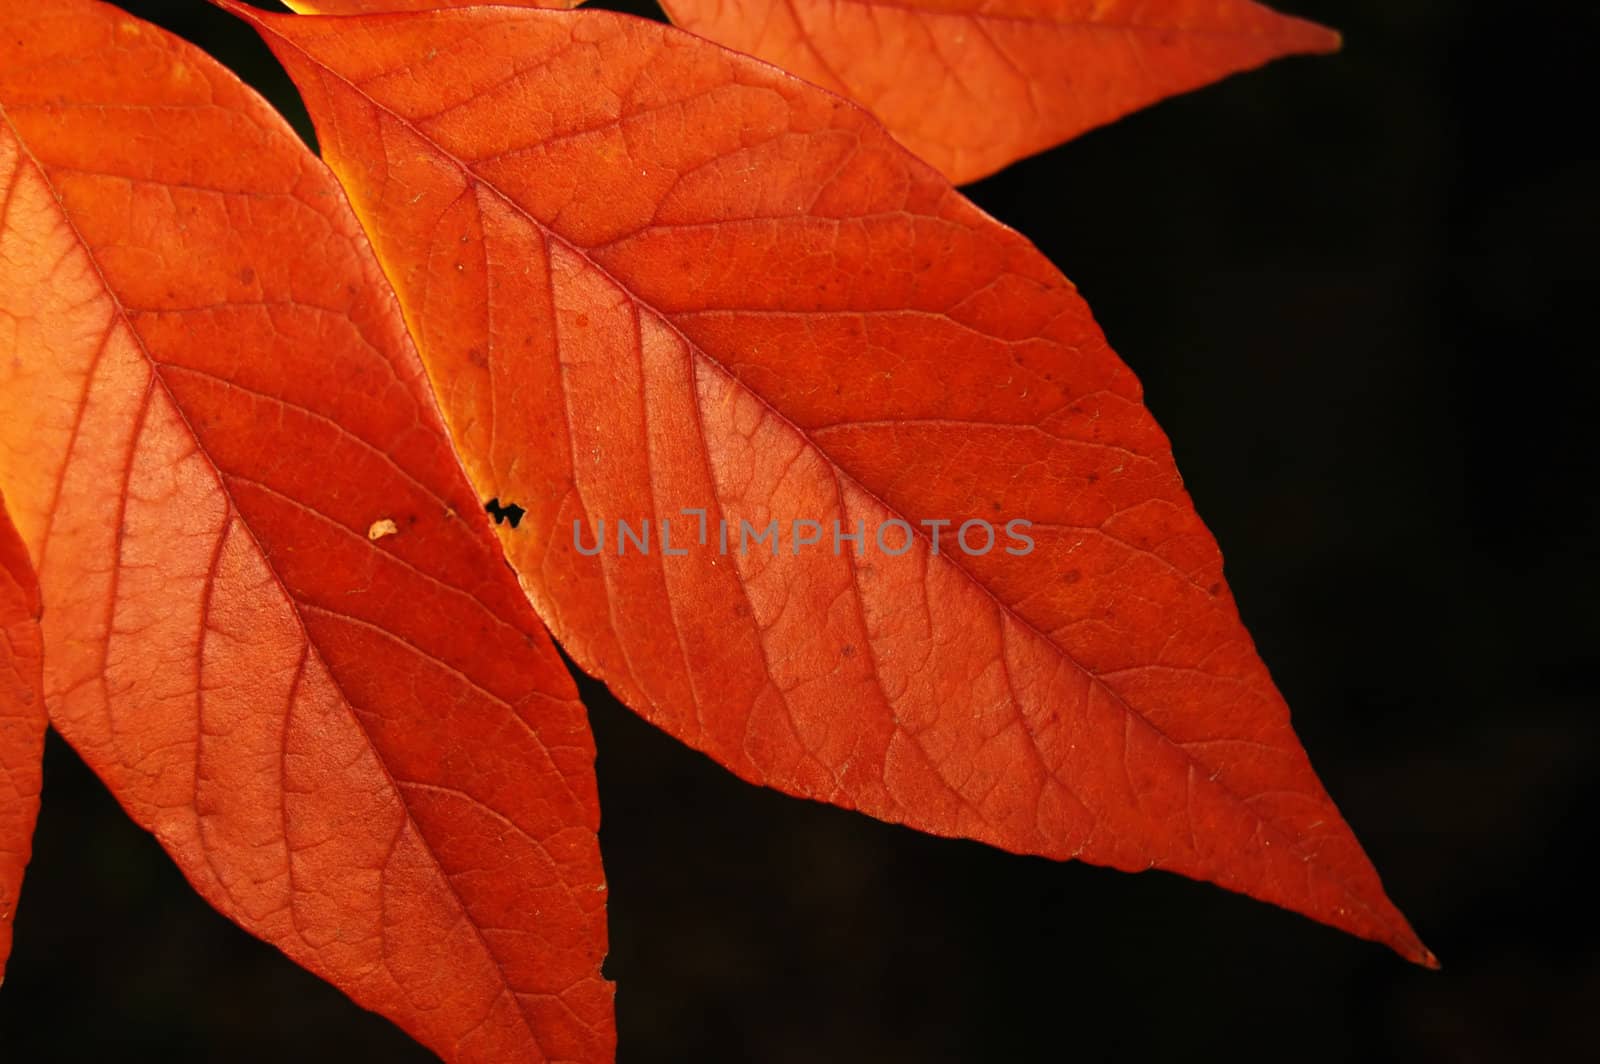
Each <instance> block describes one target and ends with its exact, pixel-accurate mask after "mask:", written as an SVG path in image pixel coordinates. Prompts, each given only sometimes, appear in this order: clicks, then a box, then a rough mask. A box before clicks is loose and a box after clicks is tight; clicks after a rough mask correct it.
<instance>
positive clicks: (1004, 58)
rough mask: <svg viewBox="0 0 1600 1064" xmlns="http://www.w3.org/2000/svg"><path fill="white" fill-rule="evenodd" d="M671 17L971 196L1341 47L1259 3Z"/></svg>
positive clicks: (705, 10) (1185, 1) (677, 12)
mask: <svg viewBox="0 0 1600 1064" xmlns="http://www.w3.org/2000/svg"><path fill="white" fill-rule="evenodd" d="M662 5H663V6H664V7H665V8H666V10H667V13H668V14H669V15H671V16H672V20H673V21H674V22H676V23H677V24H678V25H680V26H682V27H684V28H685V29H688V30H692V31H694V32H695V33H699V34H702V35H704V36H706V37H709V38H711V39H712V40H714V41H717V42H718V43H720V44H725V45H727V46H728V47H730V48H736V49H738V50H740V51H744V52H749V53H751V54H752V55H756V56H760V57H761V58H762V59H765V60H767V61H768V62H771V63H776V64H777V65H778V66H781V67H783V68H784V69H785V70H788V71H790V72H792V73H795V74H798V75H800V76H801V77H803V78H805V79H806V80H807V81H811V82H813V83H815V84H817V85H821V86H823V87H824V88H828V89H832V90H833V91H835V92H838V93H841V94H842V95H845V96H848V97H850V98H851V99H853V100H856V101H858V102H859V103H861V104H862V105H863V106H865V107H866V108H868V109H869V110H870V111H872V113H873V114H875V115H877V116H878V118H879V120H881V121H882V122H883V123H884V125H886V126H888V127H889V130H890V132H892V133H893V134H894V135H895V136H896V137H897V138H898V139H899V140H900V142H901V143H902V144H904V145H906V146H907V147H909V148H910V149H911V150H912V151H914V152H916V153H917V154H918V155H920V156H922V158H924V159H926V160H927V161H928V162H930V163H932V164H933V165H935V166H937V167H938V168H939V169H940V170H941V171H943V172H944V173H945V174H946V175H947V176H948V177H949V178H950V179H951V180H952V181H954V182H956V183H957V184H961V183H964V182H967V181H974V180H976V179H978V178H980V177H984V176H986V175H987V174H990V173H993V172H994V171H995V170H998V169H1000V168H1001V167H1003V166H1005V165H1006V164H1008V163H1010V162H1013V161H1015V160H1017V159H1020V158H1022V157H1023V156H1026V155H1031V154H1033V153H1034V152H1037V151H1041V150H1043V149H1045V148H1048V147H1051V146H1052V145H1055V144H1059V143H1061V142H1062V141H1064V140H1069V139H1071V138H1072V137H1075V136H1077V135H1078V134H1080V133H1082V132H1084V131H1086V130H1089V129H1092V128H1094V127H1095V126H1099V125H1104V124H1105V123H1107V122H1110V121H1113V120H1114V119H1117V118H1121V117H1122V116H1123V115H1125V114H1128V113H1129V112H1132V111H1136V110H1138V109H1139V108H1141V107H1147V106H1149V105H1150V104H1152V103H1155V102H1156V101H1157V100H1160V99H1163V98H1164V97H1167V96H1172V95H1175V94H1177V93H1180V92H1187V91H1188V90H1190V89H1194V88H1198V87H1199V86H1201V85H1205V84H1209V83H1210V82H1213V81H1216V80H1217V79H1219V78H1222V77H1225V76H1227V75H1229V74H1233V73H1236V72H1238V71H1241V70H1248V69H1250V68H1252V67H1257V66H1260V65H1261V64H1263V63H1265V62H1267V61H1269V60H1271V59H1276V58H1278V57H1280V56H1285V55H1292V54H1295V53H1301V52H1330V51H1333V50H1335V49H1337V48H1338V47H1339V37H1338V35H1337V34H1335V33H1333V32H1332V31H1330V30H1326V29H1324V28H1322V27H1321V26H1317V25H1315V24H1313V23H1310V22H1306V21H1304V20H1302V19H1297V18H1289V17H1287V16H1284V15H1279V14H1277V13H1276V12H1274V11H1271V10H1269V9H1267V8H1265V7H1263V6H1262V5H1260V4H1257V3H1252V2H1251V0H662ZM544 6H554V5H544Z"/></svg>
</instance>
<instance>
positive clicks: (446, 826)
mask: <svg viewBox="0 0 1600 1064" xmlns="http://www.w3.org/2000/svg"><path fill="white" fill-rule="evenodd" d="M0 193H3V194H0V200H3V203H4V208H3V211H0V218H3V223H0V325H3V326H4V330H3V331H0V336H4V338H5V342H6V349H5V351H4V352H3V354H0V489H3V491H4V493H5V496H6V499H7V501H8V504H9V505H10V507H11V510H12V514H13V515H14V517H15V518H16V521H17V525H18V528H19V529H20V531H21V533H22V539H23V541H24V542H25V543H26V544H27V546H28V549H29V552H30V554H31V556H32V558H33V559H34V561H35V563H36V566H37V569H38V572H39V584H40V587H41V590H42V595H43V601H44V623H43V636H44V647H45V667H44V683H45V691H46V697H47V699H48V701H49V705H50V716H51V721H52V723H53V724H54V725H55V727H56V728H57V729H58V730H59V731H60V732H61V733H62V734H63V735H64V736H65V737H66V739H67V740H68V741H69V742H70V743H72V745H73V746H74V747H75V748H76V749H77V750H78V752H79V753H80V754H82V755H83V757H84V759H85V760H86V761H87V762H88V763H89V764H90V765H91V766H92V767H93V768H94V769H95V771H96V772H97V773H98V774H99V775H100V777H101V778H102V779H103V780H104V781H105V782H106V783H107V785H108V786H109V787H110V788H111V790H112V791H113V793H114V794H115V795H116V797H117V798H118V800H119V801H120V802H121V803H122V804H123V806H124V807H125V808H126V809H127V811H128V812H129V814H130V815H131V816H132V817H133V819H134V820H136V821H137V822H138V823H139V824H141V825H142V826H144V827H145V828H147V829H148V830H150V831H151V832H153V833H154V834H155V836H156V838H157V839H158V840H159V841H160V842H161V844H162V845H163V846H164V847H165V848H166V849H167V851H168V852H169V853H170V854H171V855H172V857H173V858H174V860H175V861H176V862H177V863H178V865H179V866H180V867H181V868H182V870H183V872H184V874H185V875H186V876H187V877H188V878H189V880H190V882H191V883H193V884H194V886H195V888H196V889H197V890H198V891H199V892H200V893H201V894H202V895H203V896H204V897H205V898H206V899H207V900H208V901H209V902H210V903H211V904H212V905H214V906H215V907H216V908H217V909H219V910H220V911H221V912H223V913H225V914H227V915H228V916H229V917H230V918H232V919H233V920H235V921H236V922H237V923H239V924H240V925H241V926H243V927H244V928H246V929H248V930H249V931H251V932H253V933H254V934H256V935H258V936H260V937H261V938H263V939H265V940H267V941H269V942H271V943H273V944H275V945H276V946H278V947H279V948H281V949H282V950H283V951H284V952H285V953H287V954H288V955H289V956H290V957H292V958H293V959H295V960H296V961H298V962H299V963H301V964H303V965H305V966H306V967H307V968H309V969H311V970H312V971H314V972H316V973H318V974H320V975H322V976H323V977H325V978H327V979H328V980H330V981H331V982H333V983H334V984H336V985H337V986H339V987H340V988H342V989H343V990H345V991H346V992H347V993H349V994H350V996H351V997H352V998H354V999H355V1000H356V1001H358V1002H359V1003H361V1004H363V1005H365V1006H367V1007H368V1008H371V1009H375V1010H377V1011H380V1012H382V1013H384V1014H385V1015H387V1016H389V1017H391V1018H392V1019H393V1020H395V1022H397V1023H398V1024H400V1025H401V1026H402V1027H404V1028H405V1029H406V1030H408V1031H409V1032H411V1033H412V1034H413V1035H415V1036H416V1037H417V1038H418V1039H419V1040H420V1041H422V1042H423V1043H425V1044H427V1045H428V1046H430V1047H432V1048H433V1049H435V1050H436V1051H438V1052H439V1053H440V1054H441V1055H442V1056H444V1057H446V1058H447V1059H450V1060H460V1061H466V1060H483V1061H501V1060H513V1059H515V1060H532V1059H544V1058H551V1059H581V1060H591V1061H592V1060H600V1059H604V1058H607V1057H608V1056H609V1055H610V1052H611V1048H612V1046H613V1044H614V1027H613V1023H612V1015H611V988H610V986H609V984H607V983H606V982H605V981H604V980H603V979H602V978H601V976H600V973H599V965H600V961H601V958H602V956H603V954H604V952H605V925H604V918H605V895H604V882H603V878H602V873H601V868H600V857H599V852H598V846H597V842H596V838H595V829H596V824H597V819H598V808H597V798H596V792H595V782H594V777H593V756H594V751H593V746H592V741H591V739H590V736H589V732H588V727H587V722H586V720H585V717H584V712H583V708H582V706H581V704H579V703H578V702H577V701H576V699H575V697H574V690H573V686H572V683H571V679H570V677H569V676H568V675H567V673H566V671H565V669H564V667H563V665H562V663H561V661H560V659H559V657H558V656H557V655H556V653H555V650H554V648H553V647H552V646H551V644H550V642H549V639H548V636H547V635H546V633H545V631H544V629H543V628H542V626H541V625H540V624H539V621H538V619H537V618H536V617H535V616H534V614H533V612H532V610H531V609H530V607H529V606H528V603H527V601H526V598H525V597H524V596H523V595H522V593H521V592H520V590H519V588H518V587H517V584H516V582H515V580H514V579H513V578H512V577H511V574H510V573H509V572H508V571H507V570H506V568H505V566H504V564H503V561H502V559H501V557H500V554H499V549H498V547H497V545H496V544H495V541H494V539H493V538H492V537H491V535H490V533H489V528H488V518H487V516H486V515H485V514H484V513H483V510H482V505H481V503H480V501H479V500H478V499H477V498H476V496H475V495H474V494H473V492H472V490H471V487H470V485H469V484H468V483H467V481H466V480H465V478H464V477H463V476H462V473H461V469H460V467H459V465H458V464H457V462H456V460H455V457H454V455H453V453H452V451H451V448H450V444H449V440H448V438H447V436H446V434H445V430H444V428H443V426H442V424H441V422H440V419H439V416H438V412H437V409H436V407H435V405H434V401H433V398H432V396H431V394H430V392H429V390H428V385H427V380H426V377H425V375H424V372H423V369H422V366H421V364H420V363H419V362H418V360H417V357H416V354H415V350H414V348H413V347H412V346H411V343H410V341H409V339H408V337H407V335H406V332H405V329H404V327H403V323H402V321H401V318H400V315H399V313H398V311H397V308H396V306H395V303H394V299H393V295H392V293H391V291H390V290H389V289H388V287H387V286H386V284H385V283H384V281H383V278H382V275H381V273H380V271H379V269H378V267H377V265H376V263H375V261H374V259H373V257H372V255H371V249H370V247H369V246H368V245H367V243H366V240H365V238H364V237H363V236H362V234H361V231H360V228H359V226H358V224H357V222H356V220H355V217H354V216H353V215H352V214H351V212H350V210H349V207H348V205H347V203H346V201H345V199H344V198H343V196H342V194H341V193H340V191H339V188H338V185H337V184H336V183H335V182H334V180H333V178H332V176H331V175H330V174H329V173H328V172H327V170H326V169H325V168H324V167H323V165H322V164H321V163H320V162H319V161H317V160H316V158H315V157H313V156H312V155H311V154H309V153H308V152H307V151H306V150H305V148H304V146H303V145H302V144H301V143H300V141H299V140H298V139H297V138H296V137H295V135H294V134H293V132H292V131H291V130H290V129H289V127H288V126H287V125H286V124H285V123H284V122H283V120H282V119H280V118H279V117H278V116H277V115H276V114H275V113H274V112H273V111H272V110H271V108H270V107H269V106H268V105H267V104H266V103H265V102H264V101H262V100H261V99H260V98H259V97H257V96H256V95H255V94H254V93H253V92H251V91H250V90H248V89H246V88H245V87H244V86H243V85H241V84H240V82H239V81H238V79H236V78H235V77H234V76H233V75H232V74H230V73H228V72H227V71H226V70H224V69H223V68H222V67H221V66H219V65H218V64H217V63H215V62H214V61H212V60H211V59H210V58H208V57H207V56H206V55H204V54H203V53H201V52H200V51H198V50H196V49H195V48H193V47H191V46H189V45H187V44H184V43H182V42H180V41H178V40H177V39H175V38H173V37H171V36H169V35H167V34H166V33H163V32H161V31H159V30H157V29H155V28H154V27H151V26H149V25H146V24H144V23H141V22H139V21H137V20H135V19H132V18H130V17H128V16H126V15H124V14H122V13H120V12H118V11H117V10H116V9H114V8H111V7H106V6H102V5H99V4H94V3H89V2H85V0H36V2H33V3H29V4H27V5H18V4H13V5H9V6H7V7H6V8H5V9H4V11H3V14H0ZM130 971H131V969H130Z"/></svg>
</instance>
